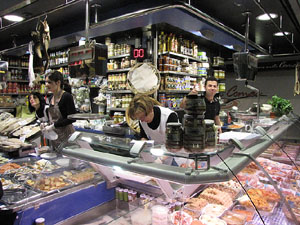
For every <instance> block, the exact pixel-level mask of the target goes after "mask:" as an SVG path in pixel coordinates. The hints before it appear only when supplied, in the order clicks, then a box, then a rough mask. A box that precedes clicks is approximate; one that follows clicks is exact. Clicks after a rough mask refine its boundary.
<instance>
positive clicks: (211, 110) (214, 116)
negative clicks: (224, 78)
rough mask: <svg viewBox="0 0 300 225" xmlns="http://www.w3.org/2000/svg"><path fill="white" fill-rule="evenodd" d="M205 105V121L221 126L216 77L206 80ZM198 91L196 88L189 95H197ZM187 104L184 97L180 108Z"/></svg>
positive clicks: (220, 130) (220, 131)
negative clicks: (208, 120) (211, 121)
mask: <svg viewBox="0 0 300 225" xmlns="http://www.w3.org/2000/svg"><path fill="white" fill-rule="evenodd" d="M204 84H205V85H204V86H205V93H204V95H205V104H206V110H205V114H204V115H205V119H211V120H214V121H215V124H216V125H218V126H221V120H220V116H219V113H220V108H221V106H220V102H219V99H218V98H217V97H216V94H217V92H218V89H219V87H218V80H217V79H216V78H215V77H207V78H206V80H205V83H204ZM197 94H198V91H197V90H196V89H195V88H194V89H193V90H192V91H191V92H190V93H189V95H197ZM185 103H186V98H185V97H184V98H183V100H182V102H181V104H180V107H181V108H184V106H185ZM219 133H222V129H221V127H220V128H219Z"/></svg>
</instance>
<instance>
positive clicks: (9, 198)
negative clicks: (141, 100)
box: [0, 114, 300, 225]
mask: <svg viewBox="0 0 300 225" xmlns="http://www.w3.org/2000/svg"><path fill="white" fill-rule="evenodd" d="M252 125H253V127H252V129H251V130H252V133H246V132H226V133H224V134H222V135H221V136H220V138H219V142H218V143H217V144H216V145H215V146H209V147H206V148H205V149H203V151H202V152H201V153H199V152H198V153H196V152H187V151H185V150H184V149H180V150H176V151H174V149H167V148H166V146H164V145H155V144H154V143H153V142H151V141H147V142H141V141H137V140H132V139H130V138H120V137H116V136H112V135H104V134H93V133H87V132H81V131H76V132H75V133H74V134H73V135H72V136H71V137H70V138H69V140H68V143H65V145H64V147H63V149H62V152H61V153H62V155H61V156H59V157H53V158H51V157H49V159H46V160H45V159H40V158H36V157H25V158H19V159H15V160H12V161H9V162H3V163H1V164H0V176H1V180H2V182H3V183H4V184H5V186H4V187H5V189H4V196H3V198H2V199H1V206H0V207H1V210H0V211H1V213H2V216H3V215H4V217H3V218H8V217H7V215H13V216H15V219H14V222H13V224H15V225H16V224H33V223H34V221H35V219H36V218H39V217H43V218H45V224H60V225H63V224H64V225H67V224H77V225H78V224H93V223H96V224H160V225H162V224H168V225H169V224H223V225H224V224H248V225H250V224H297V221H299V220H300V213H299V209H300V197H299V195H300V188H299V185H298V181H297V180H299V178H300V173H299V171H298V167H297V166H296V165H297V164H299V163H300V158H298V153H299V151H300V140H299V135H297V134H299V129H300V124H299V117H298V116H296V115H293V114H291V115H289V116H283V117H281V118H279V119H277V120H270V119H261V120H256V121H254V122H253V123H252ZM285 153H288V154H285ZM8 165H9V166H10V169H7V170H6V169H5V168H6V167H7V166H8ZM2 166H3V167H2ZM11 167H12V168H11ZM2 170H3V171H2ZM249 198H250V199H251V201H250V199H249ZM252 203H253V204H252ZM253 205H254V206H255V207H254V206H253ZM1 218H2V217H1Z"/></svg>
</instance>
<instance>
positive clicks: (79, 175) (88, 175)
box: [61, 169, 95, 185]
mask: <svg viewBox="0 0 300 225" xmlns="http://www.w3.org/2000/svg"><path fill="white" fill-rule="evenodd" d="M61 177H63V178H64V179H65V180H67V181H69V182H72V183H73V184H75V185H78V184H82V183H85V182H88V181H90V180H93V179H94V178H95V171H93V170H92V169H86V170H83V171H77V170H70V171H64V172H63V175H62V176H61Z"/></svg>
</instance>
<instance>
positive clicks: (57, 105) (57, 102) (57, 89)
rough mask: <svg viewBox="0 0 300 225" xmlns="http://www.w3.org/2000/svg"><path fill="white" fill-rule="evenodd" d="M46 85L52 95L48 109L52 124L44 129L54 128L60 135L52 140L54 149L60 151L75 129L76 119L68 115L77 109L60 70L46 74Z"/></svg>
mask: <svg viewBox="0 0 300 225" xmlns="http://www.w3.org/2000/svg"><path fill="white" fill-rule="evenodd" d="M46 87H47V88H48V91H49V92H51V93H52V95H51V96H50V97H49V109H48V111H49V121H50V125H48V126H46V127H45V128H44V131H51V130H53V131H55V133H56V134H57V135H58V138H57V139H56V140H51V145H52V147H53V149H54V150H56V151H58V150H60V149H59V146H60V144H62V143H63V142H65V141H67V139H68V138H69V136H70V135H71V134H72V133H73V132H74V131H75V129H74V127H73V125H72V123H73V122H75V121H74V120H71V119H68V115H71V114H74V113H76V109H75V105H74V100H73V96H72V94H71V93H69V92H66V91H65V90H70V87H69V85H68V84H64V80H63V75H62V74H61V73H60V72H58V71H55V72H51V73H49V74H48V75H47V76H46ZM64 89H65V90H64Z"/></svg>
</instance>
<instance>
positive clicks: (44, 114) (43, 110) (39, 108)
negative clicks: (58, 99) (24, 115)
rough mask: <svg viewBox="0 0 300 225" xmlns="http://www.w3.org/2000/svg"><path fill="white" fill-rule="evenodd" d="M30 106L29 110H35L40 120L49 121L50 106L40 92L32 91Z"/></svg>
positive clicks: (29, 99) (29, 100)
mask: <svg viewBox="0 0 300 225" xmlns="http://www.w3.org/2000/svg"><path fill="white" fill-rule="evenodd" d="M28 102H29V104H28V108H29V111H30V112H31V113H32V112H35V115H36V118H37V119H38V120H39V121H40V122H43V123H44V122H48V120H49V119H48V108H49V105H47V104H46V101H45V99H44V97H43V96H42V95H41V94H40V93H38V92H31V93H30V94H29V95H28Z"/></svg>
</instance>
